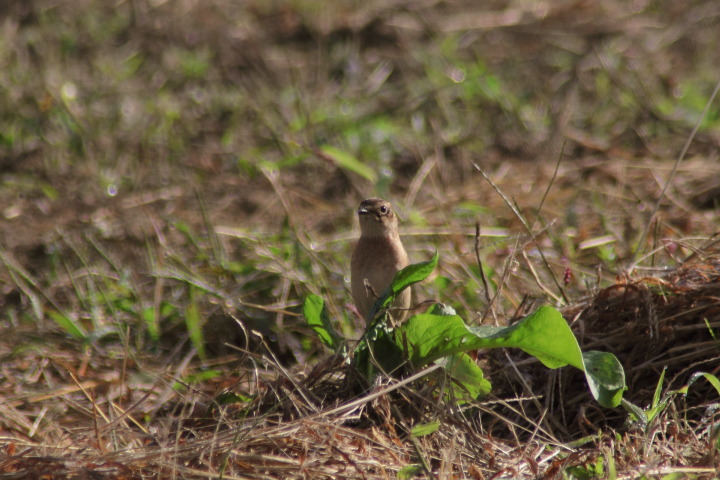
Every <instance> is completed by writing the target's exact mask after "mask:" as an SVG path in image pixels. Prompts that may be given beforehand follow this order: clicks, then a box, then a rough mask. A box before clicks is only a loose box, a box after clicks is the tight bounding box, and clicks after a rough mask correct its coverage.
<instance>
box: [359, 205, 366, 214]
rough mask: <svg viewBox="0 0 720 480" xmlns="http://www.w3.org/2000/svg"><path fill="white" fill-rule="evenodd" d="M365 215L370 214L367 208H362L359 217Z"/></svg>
mask: <svg viewBox="0 0 720 480" xmlns="http://www.w3.org/2000/svg"><path fill="white" fill-rule="evenodd" d="M365 213H368V209H367V208H362V207H360V208H358V215H363V214H365Z"/></svg>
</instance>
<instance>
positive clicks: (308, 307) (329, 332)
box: [303, 294, 342, 352]
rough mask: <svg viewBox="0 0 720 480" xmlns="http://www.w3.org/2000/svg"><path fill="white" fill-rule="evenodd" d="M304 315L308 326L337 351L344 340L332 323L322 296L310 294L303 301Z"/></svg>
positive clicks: (322, 340) (323, 341)
mask: <svg viewBox="0 0 720 480" xmlns="http://www.w3.org/2000/svg"><path fill="white" fill-rule="evenodd" d="M303 315H304V316H305V322H307V324H308V326H309V327H310V328H312V329H313V330H315V333H317V335H318V337H320V341H321V342H322V343H324V344H325V345H327V346H328V347H330V348H332V349H333V350H335V351H336V352H337V351H338V349H339V348H340V346H341V345H342V341H341V339H340V337H339V336H338V334H337V333H335V330H334V329H333V327H332V325H330V317H329V315H328V312H327V308H325V302H324V301H323V299H322V297H320V296H318V295H314V294H312V295H308V296H307V297H306V298H305V302H304V303H303Z"/></svg>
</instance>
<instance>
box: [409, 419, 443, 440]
mask: <svg viewBox="0 0 720 480" xmlns="http://www.w3.org/2000/svg"><path fill="white" fill-rule="evenodd" d="M438 428H440V420H435V421H434V422H430V423H420V424H418V425H415V426H414V427H413V428H412V430H410V436H411V437H413V438H418V437H424V436H425V435H430V434H431V433H435V432H436V431H437V429H438Z"/></svg>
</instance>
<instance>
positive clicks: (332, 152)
mask: <svg viewBox="0 0 720 480" xmlns="http://www.w3.org/2000/svg"><path fill="white" fill-rule="evenodd" d="M320 152H321V153H322V154H323V155H324V156H325V157H326V158H329V159H330V160H332V161H333V162H335V163H336V164H337V165H338V166H339V167H340V168H344V169H345V170H349V171H351V172H353V173H356V174H358V175H360V176H361V177H363V178H366V179H367V180H370V181H371V182H372V183H375V182H377V180H378V175H377V172H376V171H375V170H374V169H372V168H370V167H368V166H367V165H365V164H364V163H362V162H361V161H360V160H358V159H357V158H355V157H354V156H353V155H351V154H350V153H348V152H346V151H344V150H340V149H339V148H335V147H332V146H330V145H325V146H323V147H321V148H320Z"/></svg>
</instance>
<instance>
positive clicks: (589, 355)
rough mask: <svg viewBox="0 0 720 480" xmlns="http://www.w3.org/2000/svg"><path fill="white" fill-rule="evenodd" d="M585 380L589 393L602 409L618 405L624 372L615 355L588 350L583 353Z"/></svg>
mask: <svg viewBox="0 0 720 480" xmlns="http://www.w3.org/2000/svg"><path fill="white" fill-rule="evenodd" d="M582 356H583V363H584V365H585V368H584V371H585V378H586V379H587V382H588V386H589V387H590V392H591V393H592V395H593V397H594V398H595V399H596V400H597V401H598V403H599V404H600V405H602V406H603V407H608V408H614V407H617V406H618V405H620V402H621V401H622V395H623V392H624V391H625V390H626V389H627V387H626V386H625V371H624V370H623V367H622V365H621V364H620V361H619V360H618V359H617V357H616V356H615V355H613V354H612V353H609V352H598V351H595V350H590V351H588V352H583V355H582Z"/></svg>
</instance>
